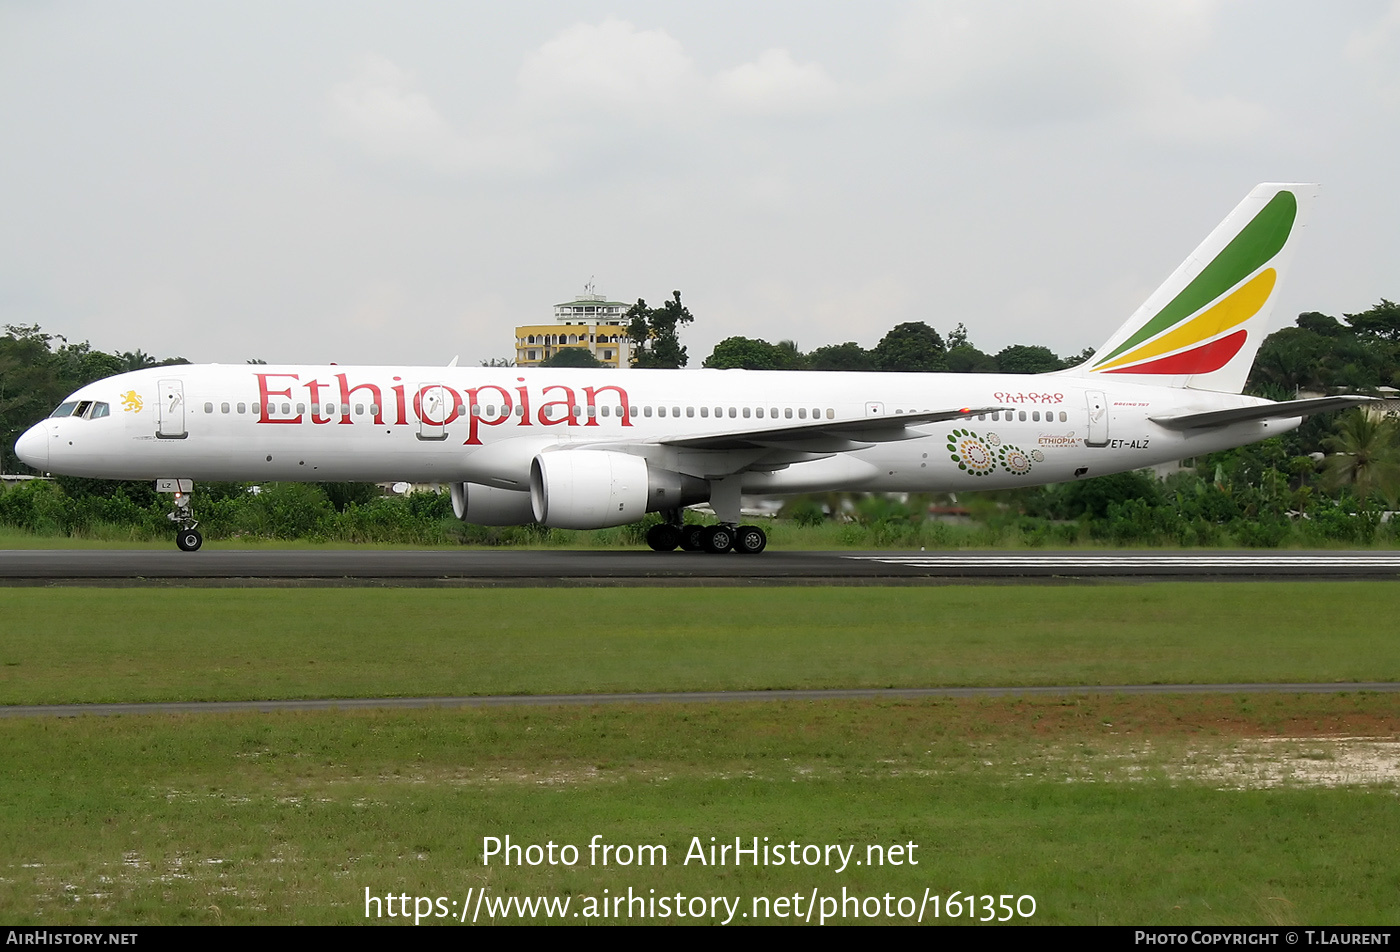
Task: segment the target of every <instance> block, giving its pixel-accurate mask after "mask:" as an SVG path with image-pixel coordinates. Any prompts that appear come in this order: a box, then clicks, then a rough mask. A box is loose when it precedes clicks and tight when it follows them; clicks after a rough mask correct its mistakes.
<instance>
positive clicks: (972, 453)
mask: <svg viewBox="0 0 1400 952" xmlns="http://www.w3.org/2000/svg"><path fill="white" fill-rule="evenodd" d="M948 455H949V456H950V457H951V458H952V460H953V462H955V463H957V464H958V469H960V470H962V471H963V472H965V473H970V474H971V475H973V476H990V475H992V473H994V472H995V471H996V468H997V466H998V465H1000V466H1001V468H1002V469H1004V470H1006V471H1007V472H1008V473H1010V474H1011V475H1013V476H1024V475H1026V474H1027V473H1029V472H1030V471H1031V466H1032V464H1033V463H1039V462H1041V461H1043V460H1044V459H1045V454H1043V453H1041V452H1040V451H1039V450H1033V451H1031V452H1030V453H1027V452H1026V451H1025V450H1023V449H1021V448H1020V447H1019V446H1012V445H1011V444H1010V443H1003V442H1002V441H1001V437H999V436H997V435H996V434H995V433H988V434H987V435H986V436H978V435H977V434H976V433H974V432H972V431H971V430H954V431H953V432H951V433H949V434H948Z"/></svg>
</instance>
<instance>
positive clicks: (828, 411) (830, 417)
mask: <svg viewBox="0 0 1400 952" xmlns="http://www.w3.org/2000/svg"><path fill="white" fill-rule="evenodd" d="M826 418H827V419H828V420H834V419H836V411H835V410H833V409H832V408H831V407H827V408H826Z"/></svg>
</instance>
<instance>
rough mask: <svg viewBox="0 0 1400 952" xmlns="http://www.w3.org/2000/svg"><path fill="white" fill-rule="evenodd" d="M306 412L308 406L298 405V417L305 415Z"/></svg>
mask: <svg viewBox="0 0 1400 952" xmlns="http://www.w3.org/2000/svg"><path fill="white" fill-rule="evenodd" d="M305 412H306V404H304V403H298V404H297V416H300V415H301V414H303V413H305Z"/></svg>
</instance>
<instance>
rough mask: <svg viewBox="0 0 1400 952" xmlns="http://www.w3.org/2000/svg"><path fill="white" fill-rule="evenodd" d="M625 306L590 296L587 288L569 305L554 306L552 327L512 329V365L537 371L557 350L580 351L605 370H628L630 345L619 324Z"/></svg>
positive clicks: (589, 290) (590, 292)
mask: <svg viewBox="0 0 1400 952" xmlns="http://www.w3.org/2000/svg"><path fill="white" fill-rule="evenodd" d="M628 306H629V305H626V304H623V303H622V302H621V301H609V300H606V299H605V298H604V297H603V295H601V294H594V293H593V291H592V288H591V287H590V288H589V289H588V292H587V293H585V294H580V295H579V296H578V297H576V298H574V299H573V300H572V301H569V302H567V303H565V304H556V305H554V323H553V324H526V325H524V326H522V327H517V328H516V329H515V365H516V366H517V367H537V366H539V364H540V362H541V361H543V360H545V359H546V358H549V357H552V356H554V355H555V354H557V353H558V352H559V351H561V350H570V349H580V350H587V351H588V352H589V353H590V354H592V355H593V356H594V357H595V358H597V359H598V362H599V363H601V364H603V365H605V366H608V367H629V366H631V364H632V343H631V341H629V340H628V339H627V327H626V326H625V324H624V323H623V315H624V314H626V313H627V308H628Z"/></svg>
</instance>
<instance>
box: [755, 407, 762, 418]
mask: <svg viewBox="0 0 1400 952" xmlns="http://www.w3.org/2000/svg"><path fill="white" fill-rule="evenodd" d="M753 414H754V416H756V417H758V418H759V419H760V420H762V419H763V408H762V407H759V408H758V409H756V410H754V411H753Z"/></svg>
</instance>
